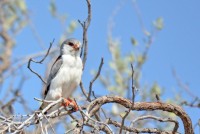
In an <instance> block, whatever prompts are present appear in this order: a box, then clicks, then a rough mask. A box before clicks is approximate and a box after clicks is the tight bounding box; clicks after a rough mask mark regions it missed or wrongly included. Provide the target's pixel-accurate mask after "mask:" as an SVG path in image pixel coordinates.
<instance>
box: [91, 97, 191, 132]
mask: <svg viewBox="0 0 200 134" xmlns="http://www.w3.org/2000/svg"><path fill="white" fill-rule="evenodd" d="M106 103H118V104H121V105H122V106H124V107H126V108H130V107H132V102H131V101H130V100H127V99H124V98H122V97H118V96H103V97H100V98H98V99H96V100H94V101H93V102H92V103H90V104H89V106H88V107H87V112H88V114H89V116H90V117H91V116H93V115H94V114H95V113H96V112H97V111H99V109H100V108H101V106H102V105H104V104H106ZM132 110H135V111H154V110H162V111H167V112H171V113H174V114H176V115H177V116H178V117H180V118H181V120H182V122H183V125H184V130H185V134H193V133H194V132H193V128H192V122H191V119H190V118H189V116H188V115H187V114H186V113H185V111H184V110H183V109H182V108H181V107H179V106H177V105H172V104H168V103H161V102H159V103H158V102H135V104H134V107H133V108H132Z"/></svg>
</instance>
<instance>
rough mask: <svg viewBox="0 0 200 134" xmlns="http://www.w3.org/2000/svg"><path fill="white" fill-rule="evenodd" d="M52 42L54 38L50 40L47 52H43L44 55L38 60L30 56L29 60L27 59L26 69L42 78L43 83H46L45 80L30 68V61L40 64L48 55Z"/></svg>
mask: <svg viewBox="0 0 200 134" xmlns="http://www.w3.org/2000/svg"><path fill="white" fill-rule="evenodd" d="M53 43H54V39H53V41H52V42H50V46H49V48H48V50H47V53H46V54H45V56H44V57H43V58H42V59H41V60H40V61H35V60H33V59H32V58H30V59H29V61H28V66H27V67H28V69H29V70H30V71H31V72H32V73H34V74H35V75H37V76H38V77H39V78H40V79H41V80H42V82H43V83H44V84H47V83H46V82H45V80H43V78H42V77H41V76H40V75H39V74H38V73H37V72H35V71H34V70H32V69H31V62H35V63H39V64H42V62H43V61H44V60H45V59H46V57H47V56H48V54H49V51H50V49H51V46H52V45H53Z"/></svg>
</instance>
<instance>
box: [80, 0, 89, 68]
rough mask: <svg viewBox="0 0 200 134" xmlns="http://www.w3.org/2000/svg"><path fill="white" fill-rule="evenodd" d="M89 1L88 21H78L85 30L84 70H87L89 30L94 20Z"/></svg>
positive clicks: (83, 46)
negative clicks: (92, 19)
mask: <svg viewBox="0 0 200 134" xmlns="http://www.w3.org/2000/svg"><path fill="white" fill-rule="evenodd" d="M86 1H87V7H88V8H87V9H88V16H87V19H86V20H85V21H84V22H81V21H80V20H78V22H79V23H80V24H81V26H82V28H83V45H82V48H81V55H80V56H81V57H82V53H83V48H84V54H83V70H84V68H85V63H86V60H87V53H88V38H87V30H88V27H89V25H90V22H91V18H92V9H91V3H90V0H86Z"/></svg>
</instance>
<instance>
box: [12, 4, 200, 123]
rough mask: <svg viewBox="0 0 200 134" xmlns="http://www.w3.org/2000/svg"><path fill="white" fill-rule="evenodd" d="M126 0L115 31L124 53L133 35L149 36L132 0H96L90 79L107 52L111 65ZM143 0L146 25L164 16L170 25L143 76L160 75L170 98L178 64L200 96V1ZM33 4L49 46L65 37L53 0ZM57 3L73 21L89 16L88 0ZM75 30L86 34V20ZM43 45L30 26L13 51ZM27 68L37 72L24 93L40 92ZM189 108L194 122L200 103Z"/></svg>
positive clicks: (90, 34)
mask: <svg viewBox="0 0 200 134" xmlns="http://www.w3.org/2000/svg"><path fill="white" fill-rule="evenodd" d="M120 3H123V6H122V7H121V9H120V11H119V12H118V14H117V15H116V17H115V18H114V20H115V27H114V30H113V36H114V37H118V38H120V40H121V42H122V47H123V52H124V53H125V52H126V50H129V48H130V46H129V45H130V37H132V36H134V37H135V38H136V39H138V41H139V45H143V44H142V39H143V37H144V36H143V34H142V31H141V27H140V24H139V21H138V18H137V16H136V12H135V10H134V8H133V4H132V1H130V0H125V1H124V2H122V1H117V0H109V1H108V0H99V1H97V0H92V22H91V25H90V27H89V31H88V38H89V55H88V61H87V65H86V70H85V72H84V76H83V81H84V82H85V83H86V84H85V85H87V83H88V82H89V81H90V80H91V79H92V76H91V75H90V71H91V70H94V69H97V68H98V65H99V62H100V58H101V57H104V58H105V65H104V68H107V67H108V61H109V60H110V58H111V57H110V54H109V53H108V49H107V31H108V29H107V27H108V22H109V18H110V17H111V14H112V12H113V10H114V9H115V8H116V6H118V5H119V4H120ZM137 3H138V7H139V9H140V11H141V14H142V18H143V22H144V25H145V27H146V28H147V29H148V30H151V28H152V21H154V20H155V19H157V18H158V17H163V19H164V29H163V30H162V31H161V32H159V34H158V35H157V37H156V40H155V42H154V43H153V45H152V47H151V48H150V51H149V55H148V60H147V62H146V63H145V65H144V67H143V70H142V81H143V82H144V83H149V84H151V83H153V82H155V81H157V82H158V83H159V84H160V85H161V86H162V87H164V88H165V89H166V90H167V92H166V98H170V97H171V96H172V94H173V90H178V92H179V91H180V90H181V89H180V88H179V87H178V86H177V84H176V81H175V79H174V77H173V75H172V68H174V69H175V70H176V71H177V73H178V75H179V76H180V77H181V79H182V81H183V82H187V83H188V84H189V86H190V88H191V91H192V92H193V93H194V94H196V95H197V96H198V97H200V92H199V83H200V79H199V76H200V71H199V68H200V61H199V57H200V53H199V50H200V40H199V38H200V37H199V36H200V34H199V31H200V14H199V12H200V11H199V10H200V1H199V0H190V1H188V0H182V1H174V0H173V1H172V0H166V1H161V0H151V1H147V0H140V1H138V2H137ZM27 4H28V8H29V9H30V15H31V20H32V22H33V23H34V25H35V27H36V29H37V31H38V33H39V35H40V36H41V38H42V40H43V42H44V44H45V46H46V48H48V45H49V42H50V41H52V39H53V38H55V40H56V41H58V40H59V37H60V35H61V33H62V32H63V29H62V28H61V27H60V26H59V22H58V21H57V20H55V19H53V18H52V16H51V15H50V14H49V9H48V6H49V5H48V4H49V2H48V1H27ZM56 4H57V8H58V12H60V13H67V16H68V17H67V24H68V23H69V22H70V20H78V19H80V20H84V19H85V18H86V15H87V14H86V13H87V11H86V10H87V8H86V3H85V1H84V0H82V1H80V0H73V1H70V0H66V1H61V0H58V1H56ZM73 36H74V37H76V38H78V39H80V40H81V39H82V29H81V27H80V26H79V27H78V28H77V30H76V31H75V33H74V35H73ZM38 51H41V49H40V47H39V46H38V45H37V42H36V41H35V38H34V37H33V35H32V33H31V31H30V28H29V27H26V28H25V29H24V30H23V31H22V32H21V33H20V34H19V35H18V36H17V42H16V48H15V50H14V54H13V57H14V58H16V57H22V56H25V55H27V54H31V53H36V52H38ZM24 69H26V66H24ZM37 69H38V70H39V71H41V72H42V71H43V70H41V69H44V68H43V67H41V66H37ZM104 70H105V69H103V70H102V71H104ZM25 72H26V73H27V75H28V76H31V78H30V79H29V80H28V81H27V82H26V84H25V85H24V88H23V93H24V95H28V98H34V97H40V96H39V95H40V90H41V82H40V80H39V79H37V78H36V77H35V76H33V74H31V73H30V72H29V71H28V70H27V69H26V71H25ZM36 83H37V84H36ZM97 85H98V83H97ZM184 97H185V99H188V100H191V99H192V98H190V97H189V96H188V95H187V94H184ZM29 101H30V102H29V103H30V104H33V107H36V108H37V107H38V106H37V102H33V99H29ZM186 109H187V112H188V113H189V115H190V116H191V117H192V120H193V121H194V122H193V123H196V122H197V117H198V118H200V116H199V113H200V111H199V109H188V108H186ZM19 112H20V110H19Z"/></svg>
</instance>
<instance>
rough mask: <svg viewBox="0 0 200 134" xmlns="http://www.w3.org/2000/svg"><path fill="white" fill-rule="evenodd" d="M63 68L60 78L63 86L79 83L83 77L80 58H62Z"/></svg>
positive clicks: (60, 71) (59, 73)
mask: <svg viewBox="0 0 200 134" xmlns="http://www.w3.org/2000/svg"><path fill="white" fill-rule="evenodd" d="M62 60H63V63H62V66H61V68H60V70H59V72H58V77H59V79H60V82H61V83H62V84H68V85H69V84H70V83H79V82H80V79H81V75H82V61H81V59H80V57H72V56H68V55H67V56H65V55H64V56H62Z"/></svg>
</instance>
